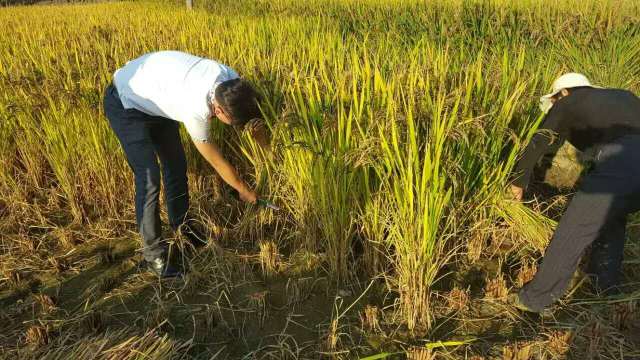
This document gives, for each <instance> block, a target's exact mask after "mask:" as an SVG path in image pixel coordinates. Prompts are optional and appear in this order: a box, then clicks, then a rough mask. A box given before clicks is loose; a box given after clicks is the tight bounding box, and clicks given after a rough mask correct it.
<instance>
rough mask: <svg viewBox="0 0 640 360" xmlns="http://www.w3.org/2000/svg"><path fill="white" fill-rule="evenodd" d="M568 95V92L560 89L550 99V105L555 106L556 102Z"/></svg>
mask: <svg viewBox="0 0 640 360" xmlns="http://www.w3.org/2000/svg"><path fill="white" fill-rule="evenodd" d="M568 95H569V90H567V89H562V90H561V91H560V92H559V93H558V94H557V95H556V96H554V97H552V98H551V103H553V104H555V103H556V101H558V100H560V99H562V98H563V97H565V96H568Z"/></svg>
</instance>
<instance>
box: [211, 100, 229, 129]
mask: <svg viewBox="0 0 640 360" xmlns="http://www.w3.org/2000/svg"><path fill="white" fill-rule="evenodd" d="M213 113H214V114H215V115H216V117H217V118H218V120H220V121H222V122H223V123H225V124H227V125H231V117H230V116H229V114H227V113H226V112H225V111H224V109H223V108H222V107H221V106H220V105H217V104H213Z"/></svg>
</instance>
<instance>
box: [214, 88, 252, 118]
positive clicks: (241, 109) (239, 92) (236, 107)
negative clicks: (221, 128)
mask: <svg viewBox="0 0 640 360" xmlns="http://www.w3.org/2000/svg"><path fill="white" fill-rule="evenodd" d="M215 100H216V102H217V103H218V105H219V106H221V107H222V108H223V109H224V111H225V112H227V113H228V114H229V116H230V117H231V125H234V126H244V124H246V123H247V122H248V121H249V120H251V119H254V118H259V117H261V114H260V108H259V107H258V93H257V92H256V91H255V90H254V89H253V86H251V84H250V83H249V82H248V81H246V80H242V79H233V80H227V81H225V82H222V83H221V84H220V85H218V87H216V92H215Z"/></svg>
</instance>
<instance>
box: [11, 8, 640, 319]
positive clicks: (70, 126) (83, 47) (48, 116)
mask: <svg viewBox="0 0 640 360" xmlns="http://www.w3.org/2000/svg"><path fill="white" fill-rule="evenodd" d="M639 6H640V5H638V3H637V2H635V1H578V0H562V1H558V2H555V3H554V4H553V5H552V6H549V4H548V3H547V2H546V1H542V0H528V1H518V2H510V1H497V0H496V1H473V2H468V1H462V0H460V1H458V0H449V1H437V2H434V3H429V4H425V3H423V2H420V1H410V0H385V1H374V0H358V1H356V0H333V1H320V0H312V1H305V2H296V1H292V0H275V1H269V2H265V1H253V0H246V1H231V0H225V1H210V2H204V3H202V7H203V8H204V9H203V10H200V11H193V12H186V11H184V10H183V9H182V8H181V7H177V6H172V5H171V4H166V3H150V2H143V3H108V4H93V5H83V6H77V5H69V6H40V7H34V8H4V9H1V10H0V20H1V21H2V24H4V26H3V27H2V29H0V115H1V116H2V120H1V122H0V135H2V138H3V141H2V142H1V143H0V165H1V168H0V194H2V196H3V199H2V200H3V201H4V202H6V203H10V204H11V205H10V206H11V214H13V215H14V216H17V215H16V214H19V213H25V211H26V212H29V213H31V214H39V216H40V217H41V218H43V219H48V220H47V221H50V222H54V223H56V222H57V223H64V224H68V223H75V224H82V223H87V222H99V221H101V219H104V218H106V217H107V218H117V219H131V218H133V215H132V205H131V204H132V196H133V194H132V187H131V186H125V185H123V184H132V179H131V174H130V171H129V170H128V169H127V166H126V162H125V160H124V157H123V156H122V154H121V150H120V148H119V146H118V143H117V141H116V139H115V138H114V136H113V135H112V133H111V131H110V130H109V127H108V124H107V121H106V119H105V118H104V115H103V113H102V109H101V97H102V92H103V89H104V88H105V87H106V85H107V84H108V83H109V82H110V81H111V74H112V72H113V71H114V70H115V69H116V68H118V67H120V66H122V65H123V64H124V63H126V61H128V60H130V59H132V58H134V57H137V56H139V55H141V54H143V53H145V52H149V51H155V50H160V49H178V50H183V51H188V52H191V53H194V54H198V55H201V56H206V57H210V58H213V59H217V60H220V61H222V62H224V63H226V64H229V65H230V66H232V67H234V68H235V69H237V70H238V71H239V72H240V73H241V74H242V75H243V76H245V77H247V78H248V79H250V80H251V81H253V82H254V83H255V84H256V86H257V88H258V89H259V90H260V92H261V93H262V94H263V95H264V103H263V104H262V107H263V112H264V115H265V121H266V123H267V124H268V126H269V128H270V130H271V133H272V141H273V143H272V149H273V151H272V152H265V151H263V150H261V149H260V148H259V147H257V146H256V144H255V143H254V142H252V141H251V140H250V139H249V138H248V137H246V136H236V134H235V133H232V132H231V131H229V130H228V129H224V128H223V127H222V126H216V127H215V129H214V138H215V139H216V141H218V142H219V143H220V144H221V146H222V147H223V149H224V150H225V151H226V152H227V154H229V156H230V157H232V158H233V159H234V161H236V162H237V163H238V164H239V165H241V167H243V168H250V169H252V171H251V177H253V180H254V181H255V183H256V184H257V185H258V187H259V189H260V190H261V192H262V193H263V194H264V195H265V196H267V197H271V198H274V199H276V200H277V201H279V202H280V203H281V204H282V206H283V208H284V209H285V211H284V212H282V213H280V214H273V215H272V216H273V217H278V219H279V220H281V223H283V224H286V226H282V227H280V228H278V230H277V231H280V232H283V233H284V232H286V233H288V234H290V235H289V236H287V237H285V239H286V243H281V244H279V245H280V246H282V247H286V248H287V249H288V250H290V251H291V252H295V251H309V252H317V253H320V254H322V258H323V259H324V264H325V265H326V268H327V272H328V274H330V275H331V276H332V278H333V279H334V281H335V284H338V285H340V284H344V283H347V282H349V281H351V280H353V279H354V278H357V277H359V276H368V277H372V276H377V275H383V276H384V278H385V279H387V284H388V286H389V291H391V292H394V293H397V294H398V295H399V298H400V301H399V306H398V310H399V311H400V312H399V313H400V314H402V315H403V319H404V321H405V322H406V324H407V325H408V327H409V328H410V329H412V330H414V331H422V330H429V328H430V327H431V325H432V323H433V319H432V315H431V301H432V297H433V294H434V291H435V290H434V285H435V284H436V283H437V281H438V279H439V278H440V277H441V276H442V275H444V274H443V273H442V272H443V268H444V265H445V264H447V263H448V262H450V261H451V259H452V257H459V258H464V257H465V256H463V255H466V258H467V259H468V261H475V260H477V259H478V258H480V257H481V256H483V250H484V249H485V247H486V246H487V243H488V241H490V240H492V239H491V237H492V236H494V235H495V234H496V232H494V231H492V229H495V228H496V227H497V226H506V227H509V228H511V229H512V230H513V231H512V233H513V234H515V238H516V240H517V241H519V242H520V243H519V244H521V245H525V246H529V245H530V244H534V245H533V246H530V248H533V249H540V248H542V247H543V246H544V244H545V242H546V241H547V239H548V235H549V232H550V230H551V228H552V226H553V223H552V222H550V221H548V220H547V219H545V218H544V216H542V215H539V214H536V213H533V212H532V211H530V210H528V209H527V208H526V207H523V206H522V205H521V204H517V203H514V202H510V201H505V200H504V199H505V198H504V196H505V195H504V190H505V188H506V187H507V185H508V183H509V173H510V171H511V169H512V167H513V165H514V163H515V161H516V159H517V156H518V154H519V152H520V150H521V148H522V145H523V144H524V143H525V142H526V141H527V139H528V138H529V137H530V136H531V135H532V134H533V131H534V130H535V125H536V124H538V123H539V121H540V120H541V116H540V114H539V111H538V110H537V104H536V99H537V97H538V96H539V95H540V94H541V93H544V92H546V90H547V88H548V86H549V84H550V83H551V81H552V79H553V78H554V77H555V76H556V75H558V74H559V73H561V72H563V71H567V70H575V71H584V72H585V73H586V74H587V75H588V76H590V77H592V78H593V79H594V80H596V81H597V82H598V83H599V84H602V85H605V86H625V87H628V88H631V89H632V90H635V91H638V90H639V88H638V87H639V86H640V83H639V82H638V81H637V79H638V78H639V75H640V60H639V59H640V57H639V56H637V55H638V49H640V47H639V46H638V44H640V41H639V40H638V39H639V36H640V34H639V31H638V28H637V26H635V24H637V22H638V20H640V15H639V14H640V11H639ZM185 140H186V137H185ZM187 150H188V151H187V152H188V157H189V166H190V167H189V171H190V181H191V182H192V183H198V184H202V183H209V182H210V178H211V176H212V172H211V170H210V169H209V168H208V167H207V166H206V165H205V163H204V161H203V160H202V159H200V158H199V157H198V156H197V155H196V153H195V152H194V149H193V147H191V146H188V149H187ZM197 189H199V192H197V193H194V194H193V195H194V197H198V198H206V197H207V196H208V195H209V193H208V192H209V191H210V190H207V189H210V188H209V187H207V186H200V187H197ZM50 197H57V198H60V199H62V200H63V201H62V203H59V202H54V203H55V204H58V205H57V207H56V206H53V205H47V206H45V205H46V204H50V202H49V203H47V202H46V201H42V199H43V198H44V199H46V198H50ZM53 213H55V214H56V216H53V215H52V214H53ZM13 220H15V217H14V218H13ZM13 220H12V221H13ZM263 220H264V219H262V220H261V218H260V219H258V221H263ZM271 220H272V219H271ZM261 225H262V223H260V222H259V223H258V224H256V225H255V226H257V227H260V226H261ZM252 240H258V239H252Z"/></svg>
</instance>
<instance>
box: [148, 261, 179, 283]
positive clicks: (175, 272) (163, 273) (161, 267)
mask: <svg viewBox="0 0 640 360" xmlns="http://www.w3.org/2000/svg"><path fill="white" fill-rule="evenodd" d="M145 262H146V264H147V269H148V270H149V271H151V272H153V273H154V274H156V275H158V277H160V278H163V279H164V278H174V277H179V276H182V271H180V269H178V268H177V267H175V266H173V265H171V264H170V263H169V261H167V260H165V259H163V258H161V257H157V258H155V259H153V260H151V261H145Z"/></svg>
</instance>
